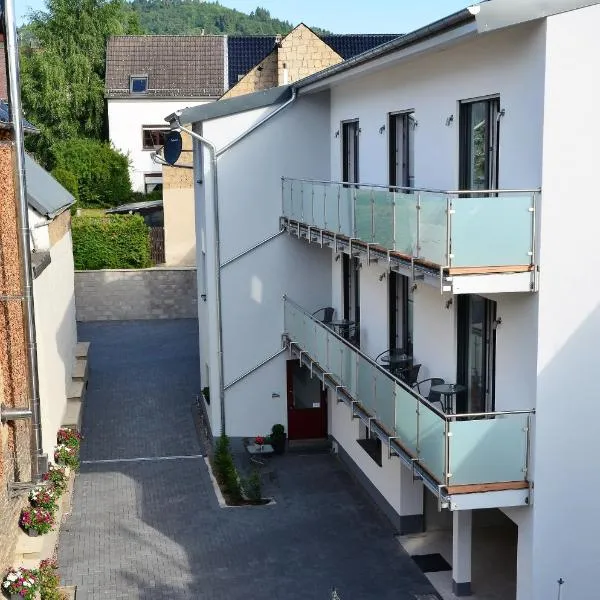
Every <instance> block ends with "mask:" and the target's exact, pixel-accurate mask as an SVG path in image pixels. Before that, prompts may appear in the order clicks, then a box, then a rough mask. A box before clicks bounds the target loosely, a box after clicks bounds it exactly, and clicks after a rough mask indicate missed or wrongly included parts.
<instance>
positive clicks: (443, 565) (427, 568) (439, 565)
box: [411, 554, 452, 573]
mask: <svg viewBox="0 0 600 600" xmlns="http://www.w3.org/2000/svg"><path fill="white" fill-rule="evenodd" d="M411 558H412V559H413V560H414V561H415V563H417V567H419V569H421V571H423V573H437V572H438V571H452V567H451V566H450V565H449V564H448V563H447V562H446V559H445V558H444V557H443V556H442V555H441V554H413V555H412V556H411Z"/></svg>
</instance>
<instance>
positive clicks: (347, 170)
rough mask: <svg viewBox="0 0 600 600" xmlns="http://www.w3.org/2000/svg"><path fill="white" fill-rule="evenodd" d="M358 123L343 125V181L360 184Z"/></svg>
mask: <svg viewBox="0 0 600 600" xmlns="http://www.w3.org/2000/svg"><path fill="white" fill-rule="evenodd" d="M359 133H360V128H359V127H358V121H346V122H345V123H342V179H343V181H347V182H348V183H358V135H359Z"/></svg>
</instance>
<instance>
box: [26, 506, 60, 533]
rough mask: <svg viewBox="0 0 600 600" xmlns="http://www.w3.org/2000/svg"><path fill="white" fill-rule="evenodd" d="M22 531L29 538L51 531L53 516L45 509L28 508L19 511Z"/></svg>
mask: <svg viewBox="0 0 600 600" xmlns="http://www.w3.org/2000/svg"><path fill="white" fill-rule="evenodd" d="M19 525H21V527H22V529H23V531H25V533H27V535H29V536H30V537H36V536H38V535H40V534H41V535H43V534H44V533H48V532H49V531H51V530H52V526H53V525H54V514H53V513H52V512H51V511H49V510H46V509H45V508H35V507H33V508H28V509H23V510H22V511H21V518H20V519H19Z"/></svg>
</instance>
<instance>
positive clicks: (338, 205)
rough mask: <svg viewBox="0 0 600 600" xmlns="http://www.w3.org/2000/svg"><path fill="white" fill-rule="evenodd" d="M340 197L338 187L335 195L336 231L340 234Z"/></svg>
mask: <svg viewBox="0 0 600 600" xmlns="http://www.w3.org/2000/svg"><path fill="white" fill-rule="evenodd" d="M340 196H341V190H340V186H338V193H337V221H338V222H337V230H338V233H341V231H342V218H341V216H340Z"/></svg>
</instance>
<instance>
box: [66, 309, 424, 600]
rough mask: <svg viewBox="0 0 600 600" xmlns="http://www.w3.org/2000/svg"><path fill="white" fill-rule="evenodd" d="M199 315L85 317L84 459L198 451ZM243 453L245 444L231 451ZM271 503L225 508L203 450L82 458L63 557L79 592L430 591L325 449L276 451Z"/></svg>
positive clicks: (354, 597)
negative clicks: (151, 318)
mask: <svg viewBox="0 0 600 600" xmlns="http://www.w3.org/2000/svg"><path fill="white" fill-rule="evenodd" d="M196 336H197V330H196V323H195V322H194V321H180V320H178V321H164V320H163V321H154V322H152V321H137V322H105V323H86V324H84V325H83V326H82V327H81V330H80V335H79V337H80V339H85V340H90V341H91V342H92V346H91V350H90V365H91V376H90V383H89V389H88V395H87V399H86V408H85V417H84V424H83V433H84V436H85V440H84V445H83V452H82V458H83V460H87V461H98V460H107V459H122V458H134V457H141V456H145V457H152V456H154V457H156V456H165V455H167V456H168V455H181V454H184V455H190V454H197V453H199V452H200V448H199V445H198V442H197V440H196V437H195V429H194V425H193V420H192V413H191V409H190V405H191V403H192V399H193V396H194V394H195V393H197V391H198V387H199V384H198V379H197V370H198V364H199V360H198V351H197V338H196ZM240 458H241V457H240ZM269 470H270V471H271V472H272V473H273V477H272V478H269V479H268V481H267V482H266V487H265V490H266V491H267V492H268V493H269V494H272V495H273V496H274V497H275V499H276V502H277V504H276V505H274V506H263V507H242V508H230V509H221V508H219V506H218V503H217V501H216V498H215V494H214V491H213V489H212V485H211V483H210V479H209V476H208V472H207V469H206V466H205V463H204V461H203V460H202V459H188V460H176V461H154V462H120V463H114V462H113V463H97V462H92V463H91V464H84V465H83V466H82V469H81V473H80V474H79V475H78V477H77V479H76V483H75V493H74V500H73V513H72V515H71V517H70V518H69V520H68V521H67V522H66V524H65V525H64V526H63V529H62V531H61V536H60V552H59V560H60V564H61V573H62V577H63V580H64V582H65V583H66V584H70V585H73V584H74V585H77V586H78V595H77V597H78V600H104V599H109V598H110V599H111V600H114V599H121V598H122V599H127V600H132V599H136V600H138V599H139V600H142V599H143V600H165V599H169V600H187V599H189V600H193V599H194V600H195V599H202V600H238V599H239V600H242V599H244V600H246V599H249V600H254V599H258V598H261V599H262V598H270V599H275V600H279V599H281V600H300V599H302V600H307V599H310V600H312V599H314V600H328V598H330V590H331V588H332V587H333V586H335V587H336V588H337V590H338V593H339V595H340V597H341V598H342V600H358V599H368V598H373V599H377V600H388V599H389V600H392V599H394V600H414V598H415V595H417V594H427V593H433V590H432V588H431V586H430V585H429V583H428V581H427V580H426V578H425V577H424V575H423V574H422V573H421V572H420V571H419V569H418V568H417V567H416V565H415V564H414V563H413V562H412V560H411V559H410V558H409V557H408V556H407V555H406V554H405V553H404V552H403V551H402V549H401V548H400V546H399V544H398V543H397V542H396V541H395V540H394V538H393V536H392V533H391V528H390V526H389V524H388V523H387V522H386V521H385V520H384V519H383V517H382V516H381V515H380V513H378V512H377V511H376V509H375V508H374V507H373V506H372V505H371V504H370V501H369V500H368V499H367V497H366V496H365V494H364V493H363V491H362V490H361V489H360V488H359V487H357V486H356V485H355V483H354V482H353V480H352V479H351V478H350V476H349V475H348V474H347V472H346V471H345V470H344V469H343V467H342V466H341V465H340V464H339V463H338V462H337V461H336V459H335V458H333V457H331V456H330V455H328V454H309V455H296V454H288V455H286V456H283V457H273V459H272V461H271V463H270V465H269Z"/></svg>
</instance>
